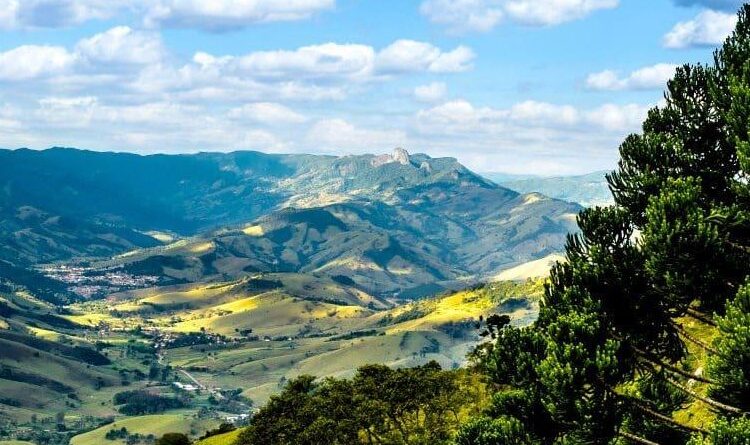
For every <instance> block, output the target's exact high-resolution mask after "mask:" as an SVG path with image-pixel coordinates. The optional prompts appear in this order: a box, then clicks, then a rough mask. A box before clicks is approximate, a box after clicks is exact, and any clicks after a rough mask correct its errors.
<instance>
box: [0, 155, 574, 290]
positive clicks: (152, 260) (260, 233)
mask: <svg viewBox="0 0 750 445" xmlns="http://www.w3.org/2000/svg"><path fill="white" fill-rule="evenodd" d="M0 178H2V179H0V190H1V192H0V266H5V269H8V270H9V271H11V272H12V271H14V270H17V269H18V268H22V269H24V270H26V271H29V270H31V272H28V273H31V274H33V273H35V272H33V270H37V269H38V267H37V266H39V265H40V264H46V263H54V262H60V261H66V262H70V261H72V262H74V263H76V262H78V263H81V262H91V261H94V262H97V261H98V262H99V264H104V265H106V267H107V268H112V267H125V268H127V270H129V271H131V272H135V273H137V274H149V275H156V276H161V277H165V278H166V279H167V280H172V281H171V282H172V283H179V282H193V281H206V280H211V279H234V278H238V277H240V276H243V275H245V274H247V273H251V272H285V273H289V272H292V273H304V274H312V275H315V276H321V277H325V278H330V279H335V280H340V281H341V280H345V281H346V284H348V285H352V286H356V287H358V288H360V289H362V290H364V291H367V292H369V293H372V294H375V295H379V296H393V295H398V296H402V297H418V296H423V295H428V294H431V293H435V292H437V291H440V290H442V289H445V288H455V287H461V285H464V286H465V285H466V283H469V282H471V281H473V280H474V281H475V280H479V279H481V278H482V277H488V276H493V275H495V274H496V273H498V272H499V271H501V270H503V269H506V268H509V267H512V266H515V265H517V264H520V263H524V262H526V261H530V260H534V259H538V258H541V257H544V256H546V255H548V254H551V253H554V252H558V251H560V249H561V248H562V246H563V244H564V241H565V237H566V235H567V234H568V233H569V232H571V231H574V230H575V214H576V213H577V212H578V211H579V210H580V209H581V207H580V206H579V205H577V204H571V203H568V202H564V201H561V200H556V199H551V198H548V197H546V196H544V195H542V194H539V193H529V194H521V193H518V192H515V191H512V190H510V189H508V188H505V187H502V186H499V185H497V184H495V183H493V182H492V181H489V180H487V179H485V178H483V177H482V176H480V175H477V174H475V173H473V172H471V171H470V170H468V169H467V168H465V167H464V166H462V165H461V164H460V163H458V162H457V161H456V160H455V159H453V158H431V157H429V156H427V155H424V154H412V155H410V154H409V153H408V152H407V151H406V150H403V149H396V150H394V151H393V152H392V153H390V154H384V155H357V156H343V157H335V156H316V155H278V154H265V153H259V152H233V153H200V154H194V155H151V156H139V155H134V154H125V153H101V152H92V151H84V150H77V149H69V148H53V149H49V150H43V151H33V150H25V149H21V150H13V151H0ZM102 260H104V263H102ZM3 270H4V268H3V267H0V273H2V271H3ZM11 272H8V273H6V274H5V275H0V277H2V278H5V279H6V280H11V276H10V275H12V274H11ZM16 275H17V274H16ZM38 278H39V277H38V276H33V277H31V279H29V281H31V282H38V281H39V279H38ZM21 284H25V283H21Z"/></svg>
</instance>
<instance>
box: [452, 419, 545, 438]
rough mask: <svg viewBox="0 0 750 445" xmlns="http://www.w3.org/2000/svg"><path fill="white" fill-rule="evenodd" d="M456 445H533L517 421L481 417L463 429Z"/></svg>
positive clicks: (458, 435)
mask: <svg viewBox="0 0 750 445" xmlns="http://www.w3.org/2000/svg"><path fill="white" fill-rule="evenodd" d="M455 443H456V445H531V444H533V443H534V442H532V441H531V439H530V438H529V435H528V434H526V432H525V431H524V427H523V425H522V424H521V422H519V421H518V420H517V419H514V418H512V417H498V418H495V419H490V418H488V417H480V418H478V419H474V420H472V421H470V422H468V423H467V424H466V425H464V426H462V427H461V430H459V432H458V434H457V435H456V441H455Z"/></svg>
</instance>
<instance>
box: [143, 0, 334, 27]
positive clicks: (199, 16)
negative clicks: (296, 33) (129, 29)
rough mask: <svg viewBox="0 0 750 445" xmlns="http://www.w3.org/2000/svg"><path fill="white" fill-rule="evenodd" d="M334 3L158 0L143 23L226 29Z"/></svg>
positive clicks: (303, 15)
mask: <svg viewBox="0 0 750 445" xmlns="http://www.w3.org/2000/svg"><path fill="white" fill-rule="evenodd" d="M335 5H336V2H335V0H212V1H210V2H209V1H205V0H160V1H156V2H154V3H153V4H152V5H150V6H149V7H148V9H147V10H146V14H145V18H144V23H145V24H146V25H147V26H162V27H174V28H201V29H206V30H210V31H226V30H231V29H238V28H243V27H246V26H248V25H252V24H255V23H266V22H281V21H295V20H303V19H307V18H310V17H311V16H312V15H314V14H315V13H318V12H321V11H325V10H329V9H332V8H333V7H334V6H335Z"/></svg>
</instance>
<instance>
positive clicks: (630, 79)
mask: <svg viewBox="0 0 750 445" xmlns="http://www.w3.org/2000/svg"><path fill="white" fill-rule="evenodd" d="M676 69H677V65H674V64H670V63H658V64H656V65H652V66H646V67H643V68H639V69H637V70H635V71H633V72H631V73H629V74H628V75H626V76H621V75H620V73H618V72H616V71H613V70H604V71H600V72H598V73H592V74H589V75H588V77H587V78H586V88H588V89H590V90H596V91H618V90H649V89H657V88H663V87H664V86H665V85H666V83H667V81H668V80H669V79H671V78H672V76H674V73H675V70H676Z"/></svg>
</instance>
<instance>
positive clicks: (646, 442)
mask: <svg viewBox="0 0 750 445" xmlns="http://www.w3.org/2000/svg"><path fill="white" fill-rule="evenodd" d="M617 434H618V435H620V436H622V437H624V438H626V439H628V440H632V441H633V442H636V443H642V444H643V445H660V444H658V443H657V442H652V441H650V440H648V439H644V438H643V437H641V436H636V435H635V434H633V433H628V432H627V431H620V432H619V433H617Z"/></svg>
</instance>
